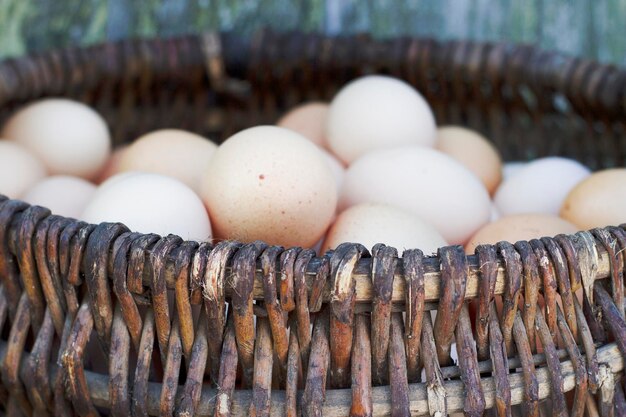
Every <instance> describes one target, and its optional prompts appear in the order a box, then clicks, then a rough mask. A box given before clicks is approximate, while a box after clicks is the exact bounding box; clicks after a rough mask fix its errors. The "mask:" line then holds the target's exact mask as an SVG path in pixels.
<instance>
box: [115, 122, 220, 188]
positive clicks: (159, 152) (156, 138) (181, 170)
mask: <svg viewBox="0 0 626 417" xmlns="http://www.w3.org/2000/svg"><path fill="white" fill-rule="evenodd" d="M216 149H217V145H216V144H214V143H213V142H211V141H210V140H208V139H206V138H204V137H202V136H200V135H196V134H195V133H191V132H187V131H184V130H178V129H163V130H157V131H155V132H151V133H148V134H146V135H144V136H141V137H140V138H138V139H137V140H135V141H134V142H133V143H132V144H131V145H130V146H129V147H128V149H127V150H126V151H125V152H124V153H123V154H122V156H121V158H120V162H119V171H120V172H125V171H140V172H151V173H154V174H161V175H167V176H170V177H172V178H176V179H177V180H179V181H182V182H183V183H185V184H187V185H188V186H189V187H191V189H192V190H194V191H196V192H199V190H200V182H201V180H202V176H203V175H204V171H205V170H206V167H207V166H208V164H209V161H210V160H211V157H212V156H213V153H214V152H215V150H216Z"/></svg>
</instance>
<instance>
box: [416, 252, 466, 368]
mask: <svg viewBox="0 0 626 417" xmlns="http://www.w3.org/2000/svg"><path fill="white" fill-rule="evenodd" d="M438 254H439V257H440V258H441V286H442V290H441V292H442V296H441V300H440V302H439V305H440V306H441V307H440V308H439V309H438V310H437V318H436V319H435V326H434V330H433V331H434V337H435V345H436V348H437V358H438V361H439V363H440V364H441V365H448V364H450V363H451V361H452V359H451V358H450V347H451V345H452V339H453V337H454V329H455V327H456V323H457V321H458V318H459V315H460V314H461V309H462V307H463V297H464V295H465V285H466V282H467V273H468V267H467V258H466V257H465V252H464V251H463V247H462V246H448V247H445V248H440V249H439V251H438ZM424 361H426V358H424Z"/></svg>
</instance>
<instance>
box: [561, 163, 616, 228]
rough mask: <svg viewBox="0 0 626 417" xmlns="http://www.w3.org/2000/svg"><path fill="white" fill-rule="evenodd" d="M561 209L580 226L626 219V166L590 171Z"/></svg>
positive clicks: (602, 225)
mask: <svg viewBox="0 0 626 417" xmlns="http://www.w3.org/2000/svg"><path fill="white" fill-rule="evenodd" d="M560 213H561V217H563V218H564V219H567V220H569V221H570V222H572V223H574V224H575V225H576V226H578V227H579V228H581V229H591V228H594V227H605V226H618V225H620V224H622V223H626V168H614V169H607V170H603V171H598V172H595V173H593V174H591V175H590V176H589V177H587V178H586V179H585V180H584V181H582V182H580V183H579V184H577V185H576V187H574V188H573V189H572V190H571V191H570V193H569V194H568V195H567V197H566V198H565V201H564V203H563V207H562V208H561V211H560Z"/></svg>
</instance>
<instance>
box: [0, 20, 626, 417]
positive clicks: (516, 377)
mask: <svg viewBox="0 0 626 417" xmlns="http://www.w3.org/2000/svg"><path fill="white" fill-rule="evenodd" d="M371 73H384V74H390V75H393V76H396V77H399V78H402V79H404V80H406V81H408V82H410V83H411V84H413V85H414V86H415V87H416V88H417V89H418V90H419V91H420V92H421V93H422V94H424V96H425V97H426V99H427V100H428V102H429V103H430V104H431V106H432V107H433V109H434V111H435V114H436V118H437V122H438V124H440V125H443V124H459V125H465V126H469V127H471V128H473V129H476V130H478V131H480V132H482V133H484V134H485V135H486V136H487V137H488V138H490V139H492V140H493V142H494V143H495V144H496V146H497V147H498V148H499V149H500V151H501V152H502V155H503V156H504V158H505V159H506V160H526V159H532V158H537V157H541V156H547V155H563V156H568V157H572V158H575V159H577V160H579V161H581V162H583V163H585V164H586V165H588V166H589V167H591V168H593V169H599V168H607V167H613V166H622V165H624V163H625V160H626V72H625V71H624V70H623V69H618V68H615V67H612V66H606V65H601V64H598V63H595V62H590V61H585V60H580V59H576V58H570V57H566V56H563V55H560V54H558V53H552V52H546V51H541V50H537V49H535V48H533V47H530V46H517V45H507V44H495V43H476V42H464V41H456V42H437V41H434V40H430V39H414V38H396V39H391V40H372V39H370V38H368V37H366V36H360V35H359V36H347V37H338V38H328V37H324V36H320V35H315V34H302V33H274V32H270V31H264V32H260V33H259V34H257V35H255V36H254V37H253V38H252V39H241V38H239V37H238V36H237V35H236V34H231V33H224V34H206V35H203V36H188V37H184V38H175V39H159V40H127V41H122V42H119V43H113V44H106V45H98V46H94V47H89V48H81V49H67V50H58V51H51V52H46V53H43V54H41V55H35V56H28V57H23V58H17V59H12V60H7V61H4V62H1V63H0V123H1V122H3V121H4V120H5V119H6V118H7V117H8V116H9V115H10V114H11V113H12V112H13V111H14V110H15V109H17V108H19V107H20V106H22V105H24V104H25V103H28V102H29V101H31V100H34V99H38V98H42V97H50V96H65V97H71V98H74V99H77V100H80V101H83V102H86V103H88V104H89V105H91V106H93V107H94V108H95V109H96V110H97V111H99V112H100V113H101V114H102V115H103V116H104V117H105V118H106V120H107V122H108V123H109V126H110V128H111V131H112V132H113V136H114V140H115V143H116V144H121V143H124V142H128V141H131V140H133V139H134V138H136V137H138V136H139V135H141V134H142V133H145V132H148V131H151V130H155V129H160V128H183V129H188V130H191V131H194V132H198V133H201V134H203V135H206V136H207V137H209V138H211V139H212V140H215V141H217V142H219V141H221V140H223V139H225V138H227V137H228V136H230V135H231V134H233V133H234V132H236V131H238V130H241V129H243V128H246V127H249V126H254V125H259V124H271V123H274V122H275V121H276V120H277V118H278V117H279V116H280V115H281V114H282V113H283V112H284V111H285V110H286V109H288V108H289V107H291V106H293V105H295V104H297V103H300V102H303V101H307V100H330V99H331V98H332V96H333V95H334V94H335V92H336V91H337V90H338V89H339V88H341V86H342V85H344V84H345V83H346V82H348V81H349V80H351V79H353V78H355V77H358V76H361V75H364V74H371ZM616 226H617V225H616ZM624 250H626V232H625V231H624V229H623V228H621V227H609V228H605V229H597V230H594V231H593V232H589V233H587V232H582V233H579V234H577V235H575V236H558V237H554V238H544V239H540V240H534V241H531V242H518V243H516V244H515V245H514V246H513V245H512V244H510V243H506V242H502V243H500V244H498V245H494V246H486V247H484V248H482V249H481V250H479V251H478V252H477V254H476V255H471V256H465V254H464V253H463V251H462V249H460V248H459V247H449V248H442V249H441V250H440V251H439V253H438V255H437V256H434V257H424V256H423V254H422V253H421V252H419V251H408V252H405V253H404V254H403V257H402V259H401V260H397V254H396V253H395V252H394V251H393V250H390V249H389V248H385V247H383V246H377V247H375V248H373V249H372V251H371V253H370V252H369V251H367V250H365V248H363V247H361V246H359V245H355V244H345V245H342V246H341V247H340V248H338V249H337V250H336V251H334V252H333V253H329V254H327V256H325V257H321V258H318V257H315V256H314V254H313V253H311V252H307V251H298V250H294V249H289V250H286V251H284V252H283V251H275V250H272V249H271V248H270V249H268V248H267V247H266V246H265V245H264V244H262V243H258V242H256V243H253V244H248V245H240V244H238V243H236V242H222V243H220V244H218V245H216V247H214V248H213V247H211V246H210V245H208V244H202V245H200V246H198V245H197V244H194V243H189V242H187V243H182V242H180V241H179V240H177V238H175V237H164V238H159V237H158V236H151V235H144V236H139V235H136V234H131V233H128V231H127V229H125V228H124V227H123V226H121V225H119V224H117V225H116V224H104V225H99V226H93V225H86V224H82V223H77V222H74V221H70V220H68V219H63V218H60V217H58V216H50V215H49V213H48V212H47V211H46V210H45V209H42V208H37V207H29V206H28V205H26V204H24V203H21V202H17V201H10V200H3V199H0V278H1V280H0V282H1V283H2V286H1V287H0V288H1V289H0V323H4V327H3V330H2V341H0V363H1V366H0V372H1V374H2V383H1V384H0V404H2V406H0V408H2V407H4V410H3V411H5V412H6V413H7V414H9V415H12V413H18V410H19V412H21V413H23V414H25V415H30V414H31V413H34V414H37V413H41V412H44V411H46V412H49V413H53V414H58V415H71V414H72V413H76V414H79V415H93V413H95V412H97V411H100V412H101V413H103V414H108V413H111V414H113V415H128V414H129V413H130V412H133V413H134V414H135V415H145V414H150V415H156V414H158V413H162V414H171V413H172V412H174V411H175V412H176V413H180V414H184V413H188V415H192V414H194V413H196V414H199V415H219V416H225V415H231V414H232V415H244V414H246V413H250V414H254V415H269V414H271V415H283V414H286V415H296V413H301V414H302V415H307V416H309V415H347V414H348V413H352V415H363V416H365V415H407V414H411V415H429V414H430V415H437V413H438V412H439V413H443V414H445V413H446V412H448V411H456V412H461V411H463V410H465V412H466V413H467V414H468V415H481V414H482V411H483V409H484V408H485V407H488V408H495V409H497V410H498V411H499V412H500V413H501V414H499V415H510V414H507V413H508V412H510V410H508V409H509V407H510V406H511V404H513V405H516V407H520V409H521V412H522V413H528V414H531V415H537V414H535V413H536V412H537V413H538V412H539V411H541V413H543V415H553V414H559V415H566V414H565V413H566V410H570V411H571V413H572V415H583V412H585V411H586V412H587V413H588V415H592V416H595V415H607V416H608V415H613V414H612V413H613V412H614V413H615V414H616V415H621V414H620V413H623V412H624V410H625V409H626V408H625V407H626V400H625V399H624V390H623V387H622V385H623V383H622V381H621V380H620V379H623V378H622V376H623V371H622V369H623V362H622V361H623V360H622V354H624V353H625V352H626V321H624V308H623V305H624V286H623V268H624V257H623V254H622V251H624ZM255 271H256V272H255ZM255 273H256V280H255ZM268 277H272V278H273V279H268ZM596 278H597V279H598V282H599V283H598V284H596V285H595V286H594V279H596ZM599 278H602V279H601V280H600V279H599ZM600 281H601V282H600ZM582 287H585V288H587V289H588V290H589V291H588V292H587V294H588V295H587V296H585V297H583V298H582V299H579V298H578V296H577V295H579V294H581V292H582V290H581V288H582ZM590 294H593V297H591V296H590ZM494 297H495V298H494ZM464 298H470V299H472V301H469V302H468V303H464V302H463V300H464ZM253 299H254V300H256V301H254V303H253V301H252V300H253ZM494 299H496V300H497V301H498V302H495V303H494V302H493V301H494ZM581 300H582V301H581ZM537 301H539V302H541V303H542V305H543V306H548V308H534V307H533V306H534V305H536V304H537ZM620 305H621V306H622V307H621V308H618V307H617V306H620ZM226 306H228V307H226ZM518 307H519V309H518ZM431 310H437V312H438V314H437V318H436V319H433V320H431V316H430V311H431ZM286 312H289V314H288V315H287V314H285V313H286ZM287 325H289V326H290V328H291V331H290V332H289V333H287V332H285V331H284V330H285V328H286V326H287ZM281 329H282V330H281ZM451 345H456V349H457V351H458V352H459V355H458V356H459V358H458V361H457V362H456V363H453V362H452V361H450V358H449V349H450V346H451ZM539 346H543V347H541V348H539ZM303 369H307V370H306V372H303ZM372 386H373V387H372ZM540 400H541V401H540ZM517 405H519V406H517ZM515 411H516V412H518V410H517V409H516V410H515ZM15 415H18V414H15Z"/></svg>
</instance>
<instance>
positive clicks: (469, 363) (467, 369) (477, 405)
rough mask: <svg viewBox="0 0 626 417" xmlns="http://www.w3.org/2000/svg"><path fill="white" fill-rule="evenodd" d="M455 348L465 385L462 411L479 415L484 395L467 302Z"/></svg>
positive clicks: (471, 415) (458, 324)
mask: <svg viewBox="0 0 626 417" xmlns="http://www.w3.org/2000/svg"><path fill="white" fill-rule="evenodd" d="M455 336H456V350H457V355H458V358H459V368H460V369H461V380H462V381H463V384H464V385H465V395H466V399H465V405H464V407H463V411H464V412H465V415H466V416H468V417H480V416H482V415H483V412H484V411H485V397H484V395H483V390H482V385H481V384H480V373H479V371H478V354H477V352H476V345H475V343H474V338H473V337H472V323H471V320H470V316H469V312H468V308H467V304H465V305H463V308H462V309H461V314H460V315H459V322H458V323H457V326H456V331H455Z"/></svg>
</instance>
